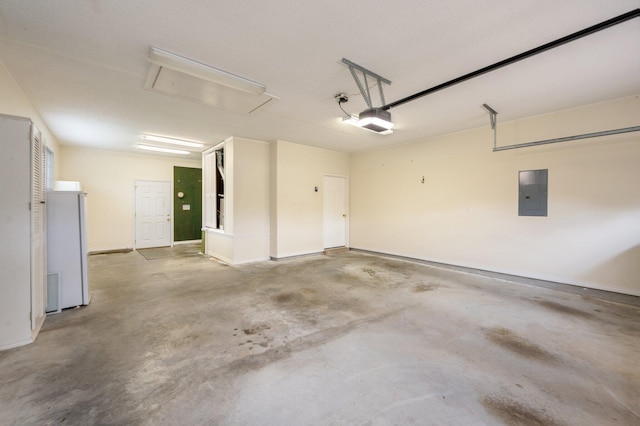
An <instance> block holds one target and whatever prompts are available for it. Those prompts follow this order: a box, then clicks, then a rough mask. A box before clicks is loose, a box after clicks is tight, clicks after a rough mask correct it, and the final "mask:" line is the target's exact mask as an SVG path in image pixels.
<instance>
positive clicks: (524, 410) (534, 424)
mask: <svg viewBox="0 0 640 426" xmlns="http://www.w3.org/2000/svg"><path fill="white" fill-rule="evenodd" d="M482 405H484V406H485V407H486V408H487V410H488V411H489V412H490V413H491V414H492V415H494V416H495V417H496V418H497V419H499V420H501V421H503V422H504V423H505V424H507V425H513V426H562V425H563V423H560V422H558V421H556V420H554V419H553V418H551V416H549V415H548V414H546V413H545V412H544V411H543V410H540V409H534V408H531V407H528V406H527V405H525V404H524V403H521V402H518V401H513V400H510V399H508V398H502V397H493V396H488V397H485V398H483V399H482Z"/></svg>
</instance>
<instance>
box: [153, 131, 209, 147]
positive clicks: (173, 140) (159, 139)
mask: <svg viewBox="0 0 640 426" xmlns="http://www.w3.org/2000/svg"><path fill="white" fill-rule="evenodd" d="M142 139H144V140H147V141H154V142H164V143H170V144H173V145H181V146H188V147H191V148H204V144H202V143H200V142H193V141H188V140H185V139H177V138H170V137H167V136H157V135H147V134H143V135H142Z"/></svg>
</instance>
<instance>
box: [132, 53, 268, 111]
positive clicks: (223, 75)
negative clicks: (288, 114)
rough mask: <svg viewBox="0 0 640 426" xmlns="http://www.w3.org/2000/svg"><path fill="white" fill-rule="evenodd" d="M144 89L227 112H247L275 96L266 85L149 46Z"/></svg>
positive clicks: (256, 108)
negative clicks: (149, 64) (147, 72)
mask: <svg viewBox="0 0 640 426" xmlns="http://www.w3.org/2000/svg"><path fill="white" fill-rule="evenodd" d="M149 62H151V68H150V69H149V74H148V75H147V81H146V83H145V89H149V90H152V91H154V92H158V93H162V94H164V95H170V96H175V97H178V98H182V99H186V100H189V101H193V102H199V103H202V104H205V105H209V106H212V107H215V108H220V109H223V110H226V111H231V112H238V113H244V114H250V113H252V112H254V111H257V110H258V109H260V108H261V107H263V106H264V105H266V104H267V103H269V102H270V101H272V100H273V99H277V97H276V96H274V95H271V94H269V93H267V92H266V86H265V85H264V84H261V83H257V82H255V81H252V80H249V79H247V78H244V77H240V76H238V75H235V74H232V73H229V72H227V71H223V70H221V69H218V68H214V67H211V66H209V65H205V64H202V63H200V62H196V61H193V60H191V59H187V58H184V57H182V56H179V55H176V54H173V53H170V52H167V51H164V50H161V49H158V48H156V47H152V48H151V51H150V53H149Z"/></svg>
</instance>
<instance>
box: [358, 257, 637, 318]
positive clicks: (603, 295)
mask: <svg viewBox="0 0 640 426" xmlns="http://www.w3.org/2000/svg"><path fill="white" fill-rule="evenodd" d="M349 250H351V251H354V252H359V253H364V254H371V255H375V256H383V257H388V258H392V259H398V260H405V261H407V262H414V263H420V264H423V265H428V266H433V267H435V268H442V269H448V270H451V271H457V272H462V273H466V274H471V275H480V276H484V277H489V278H495V279H498V280H502V281H508V282H512V283H517V284H523V285H530V286H534V287H542V288H548V289H552V290H558V291H564V292H566V293H573V294H579V295H581V296H585V297H592V298H595V299H602V300H606V301H608V302H615V303H623V304H625V305H631V306H638V307H640V296H635V295H632V294H625V293H618V292H615V291H610V290H602V289H596V288H591V287H584V286H580V285H577V284H567V283H560V282H555V281H546V280H541V279H537V278H529V277H522V276H519V275H511V274H505V273H502V272H493V271H486V270H483V269H475V268H469V267H466V266H458V265H452V264H448V263H441V262H433V261H430V260H424V259H418V258H413V257H407V256H400V255H395V254H388V253H382V252H377V251H372V250H364V249H359V248H350V249H349Z"/></svg>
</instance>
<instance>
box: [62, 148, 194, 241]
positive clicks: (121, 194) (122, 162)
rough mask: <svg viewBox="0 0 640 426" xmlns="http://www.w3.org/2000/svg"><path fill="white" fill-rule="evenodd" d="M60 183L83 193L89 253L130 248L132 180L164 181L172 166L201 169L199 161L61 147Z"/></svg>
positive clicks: (132, 201)
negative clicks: (78, 185) (76, 184)
mask: <svg viewBox="0 0 640 426" xmlns="http://www.w3.org/2000/svg"><path fill="white" fill-rule="evenodd" d="M60 151H61V156H60V157H61V159H60V171H59V179H60V180H71V181H79V182H80V183H81V184H82V189H83V190H84V191H85V192H87V193H88V194H89V195H88V196H87V236H88V244H89V251H99V250H114V249H123V248H132V247H133V246H134V244H133V243H134V223H133V214H134V209H135V200H134V198H135V195H134V182H135V181H136V180H159V181H168V182H171V183H172V185H173V166H181V167H201V166H202V161H201V159H200V158H197V159H193V160H186V159H185V160H183V159H177V158H171V157H164V156H151V155H143V154H126V153H120V152H114V151H101V150H94V149H86V148H79V147H73V146H68V145H64V146H62V147H61V149H60Z"/></svg>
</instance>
